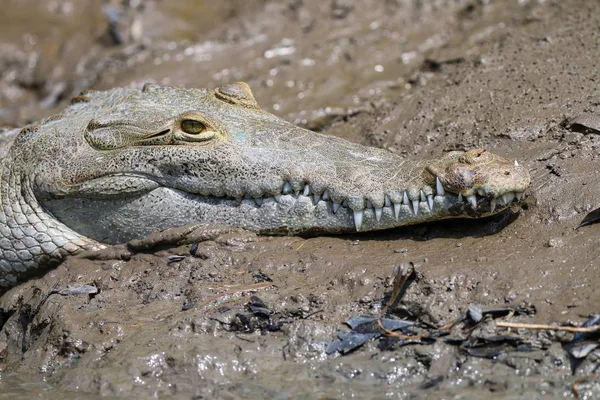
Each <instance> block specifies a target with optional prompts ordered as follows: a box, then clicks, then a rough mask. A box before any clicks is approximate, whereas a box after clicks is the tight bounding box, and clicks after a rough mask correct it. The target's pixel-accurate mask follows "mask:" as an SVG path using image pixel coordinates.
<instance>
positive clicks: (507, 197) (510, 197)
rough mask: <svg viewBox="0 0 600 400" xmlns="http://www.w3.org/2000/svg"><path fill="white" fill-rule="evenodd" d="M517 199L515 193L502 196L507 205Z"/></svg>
mask: <svg viewBox="0 0 600 400" xmlns="http://www.w3.org/2000/svg"><path fill="white" fill-rule="evenodd" d="M514 199H515V194H514V193H513V192H508V193H505V194H503V195H502V200H504V203H505V204H509V203H510V202H511V201H513V200H514Z"/></svg>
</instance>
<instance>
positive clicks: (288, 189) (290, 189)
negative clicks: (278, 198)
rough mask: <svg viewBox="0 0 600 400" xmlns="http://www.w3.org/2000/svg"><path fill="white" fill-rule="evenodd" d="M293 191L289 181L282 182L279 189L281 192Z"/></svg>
mask: <svg viewBox="0 0 600 400" xmlns="http://www.w3.org/2000/svg"><path fill="white" fill-rule="evenodd" d="M293 191H294V189H293V188H292V185H291V184H290V183H289V182H286V183H284V184H283V189H281V193H283V194H290V193H292V192H293Z"/></svg>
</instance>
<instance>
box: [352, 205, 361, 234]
mask: <svg viewBox="0 0 600 400" xmlns="http://www.w3.org/2000/svg"><path fill="white" fill-rule="evenodd" d="M362 219H363V210H354V226H356V231H357V232H358V231H360V227H361V226H362Z"/></svg>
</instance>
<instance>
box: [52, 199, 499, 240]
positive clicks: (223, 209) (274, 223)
mask: <svg viewBox="0 0 600 400" xmlns="http://www.w3.org/2000/svg"><path fill="white" fill-rule="evenodd" d="M313 201H314V198H313V196H310V197H309V196H303V195H299V196H298V197H296V196H294V195H282V196H280V197H279V198H278V199H277V200H276V199H275V198H274V197H267V198H264V199H262V201H261V204H260V205H259V204H257V203H256V201H255V200H252V199H247V200H241V201H238V200H235V199H223V198H216V197H207V196H198V195H194V194H189V193H185V192H182V191H179V190H175V189H168V188H158V189H155V190H153V191H151V192H148V193H146V194H144V195H142V196H138V197H135V198H127V199H110V200H108V199H90V198H69V199H61V200H51V201H47V202H45V203H44V207H46V208H47V209H48V210H49V211H50V212H51V213H52V214H53V215H54V216H55V217H56V218H57V219H58V220H60V221H61V222H63V223H64V224H65V225H67V226H68V227H69V228H71V229H73V230H74V231H76V232H78V233H80V234H83V235H85V236H87V237H90V238H92V239H95V240H98V241H100V242H104V243H119V242H124V241H128V240H132V239H139V238H142V237H144V236H146V235H148V234H150V233H153V232H156V231H158V230H162V229H166V228H171V227H176V226H182V225H186V224H189V223H215V224H225V225H234V226H238V227H241V228H245V229H248V230H251V231H254V232H258V233H262V234H275V235H285V234H308V235H311V234H317V233H332V234H334V233H350V232H357V231H359V232H363V231H374V230H382V229H389V228H394V227H400V226H405V225H413V224H419V223H423V222H429V221H435V220H441V219H447V218H460V217H462V218H477V217H484V216H487V215H490V214H493V213H492V212H491V210H490V202H489V200H486V199H479V200H478V203H477V207H476V209H473V207H472V205H471V204H469V203H468V202H466V201H463V200H462V199H459V198H458V197H457V196H454V195H452V194H446V195H445V196H435V197H434V198H433V201H432V207H430V204H429V203H428V201H421V202H414V203H413V202H410V204H402V205H396V206H394V205H393V204H390V206H388V207H382V208H381V209H379V210H376V209H374V208H367V209H365V210H363V211H362V221H361V223H360V226H358V224H357V223H356V220H355V219H356V213H355V212H354V211H353V210H351V209H350V208H347V207H343V206H341V207H339V208H338V209H337V210H336V212H335V213H334V212H333V203H332V202H331V201H326V200H320V201H318V202H317V203H316V204H314V202H313ZM504 208H506V206H502V205H496V208H495V212H494V213H497V212H499V211H502V209H504ZM415 209H416V210H417V212H416V213H415ZM357 228H358V229H357Z"/></svg>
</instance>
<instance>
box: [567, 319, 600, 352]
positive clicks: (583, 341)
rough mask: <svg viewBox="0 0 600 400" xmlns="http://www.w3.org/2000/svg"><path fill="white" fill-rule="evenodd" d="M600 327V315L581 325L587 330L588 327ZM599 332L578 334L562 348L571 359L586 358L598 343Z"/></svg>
mask: <svg viewBox="0 0 600 400" xmlns="http://www.w3.org/2000/svg"><path fill="white" fill-rule="evenodd" d="M595 325H600V314H594V315H592V316H591V317H590V318H589V319H588V320H587V321H585V322H584V323H583V325H582V327H583V328H589V327H590V326H595ZM598 339H600V332H598V331H597V332H579V333H576V334H575V336H573V340H571V342H569V343H568V344H566V345H565V346H564V348H565V350H566V351H567V352H568V353H569V354H570V355H572V356H573V357H575V358H577V359H580V358H584V357H587V356H588V354H590V353H591V352H592V351H594V350H595V349H596V348H597V347H598V346H600V343H599V342H598Z"/></svg>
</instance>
